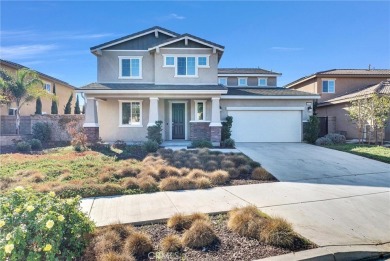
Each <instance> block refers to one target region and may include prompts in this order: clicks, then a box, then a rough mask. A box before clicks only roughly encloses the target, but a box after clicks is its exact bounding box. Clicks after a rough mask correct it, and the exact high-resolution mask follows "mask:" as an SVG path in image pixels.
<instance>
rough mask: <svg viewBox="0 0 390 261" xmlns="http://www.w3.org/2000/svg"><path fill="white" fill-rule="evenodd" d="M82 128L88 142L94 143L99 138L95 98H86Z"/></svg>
mask: <svg viewBox="0 0 390 261" xmlns="http://www.w3.org/2000/svg"><path fill="white" fill-rule="evenodd" d="M83 127H84V130H85V134H86V135H87V138H88V142H91V143H94V142H97V141H98V140H99V121H98V114H97V101H96V99H95V98H93V97H90V98H87V104H86V105H85V121H84V125H83Z"/></svg>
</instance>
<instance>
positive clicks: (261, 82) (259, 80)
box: [258, 78, 268, 86]
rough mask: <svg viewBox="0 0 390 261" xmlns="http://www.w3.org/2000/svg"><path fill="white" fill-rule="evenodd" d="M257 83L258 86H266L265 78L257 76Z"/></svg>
mask: <svg viewBox="0 0 390 261" xmlns="http://www.w3.org/2000/svg"><path fill="white" fill-rule="evenodd" d="M258 85H259V86H267V85H268V84H267V78H259V79H258Z"/></svg>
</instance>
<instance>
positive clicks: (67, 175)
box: [58, 172, 72, 181]
mask: <svg viewBox="0 0 390 261" xmlns="http://www.w3.org/2000/svg"><path fill="white" fill-rule="evenodd" d="M71 179H72V175H71V174H70V173H69V172H67V173H63V174H61V175H60V176H59V177H58V180H59V181H66V180H71Z"/></svg>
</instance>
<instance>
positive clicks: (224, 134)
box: [221, 116, 233, 141]
mask: <svg viewBox="0 0 390 261" xmlns="http://www.w3.org/2000/svg"><path fill="white" fill-rule="evenodd" d="M232 125H233V117H232V116H227V117H226V121H225V122H222V129H221V140H222V141H224V140H227V139H230V137H231V136H232V130H231V129H232Z"/></svg>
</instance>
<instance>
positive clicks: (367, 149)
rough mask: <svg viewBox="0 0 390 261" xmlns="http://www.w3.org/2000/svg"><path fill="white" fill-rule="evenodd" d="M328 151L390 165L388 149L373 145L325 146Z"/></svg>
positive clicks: (389, 149)
mask: <svg viewBox="0 0 390 261" xmlns="http://www.w3.org/2000/svg"><path fill="white" fill-rule="evenodd" d="M325 147H327V148H330V149H335V150H341V151H345V152H349V153H352V154H356V155H359V156H363V157H366V158H370V159H374V160H378V161H382V162H385V163H390V148H385V147H382V146H375V145H361V144H338V145H330V146H325Z"/></svg>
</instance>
